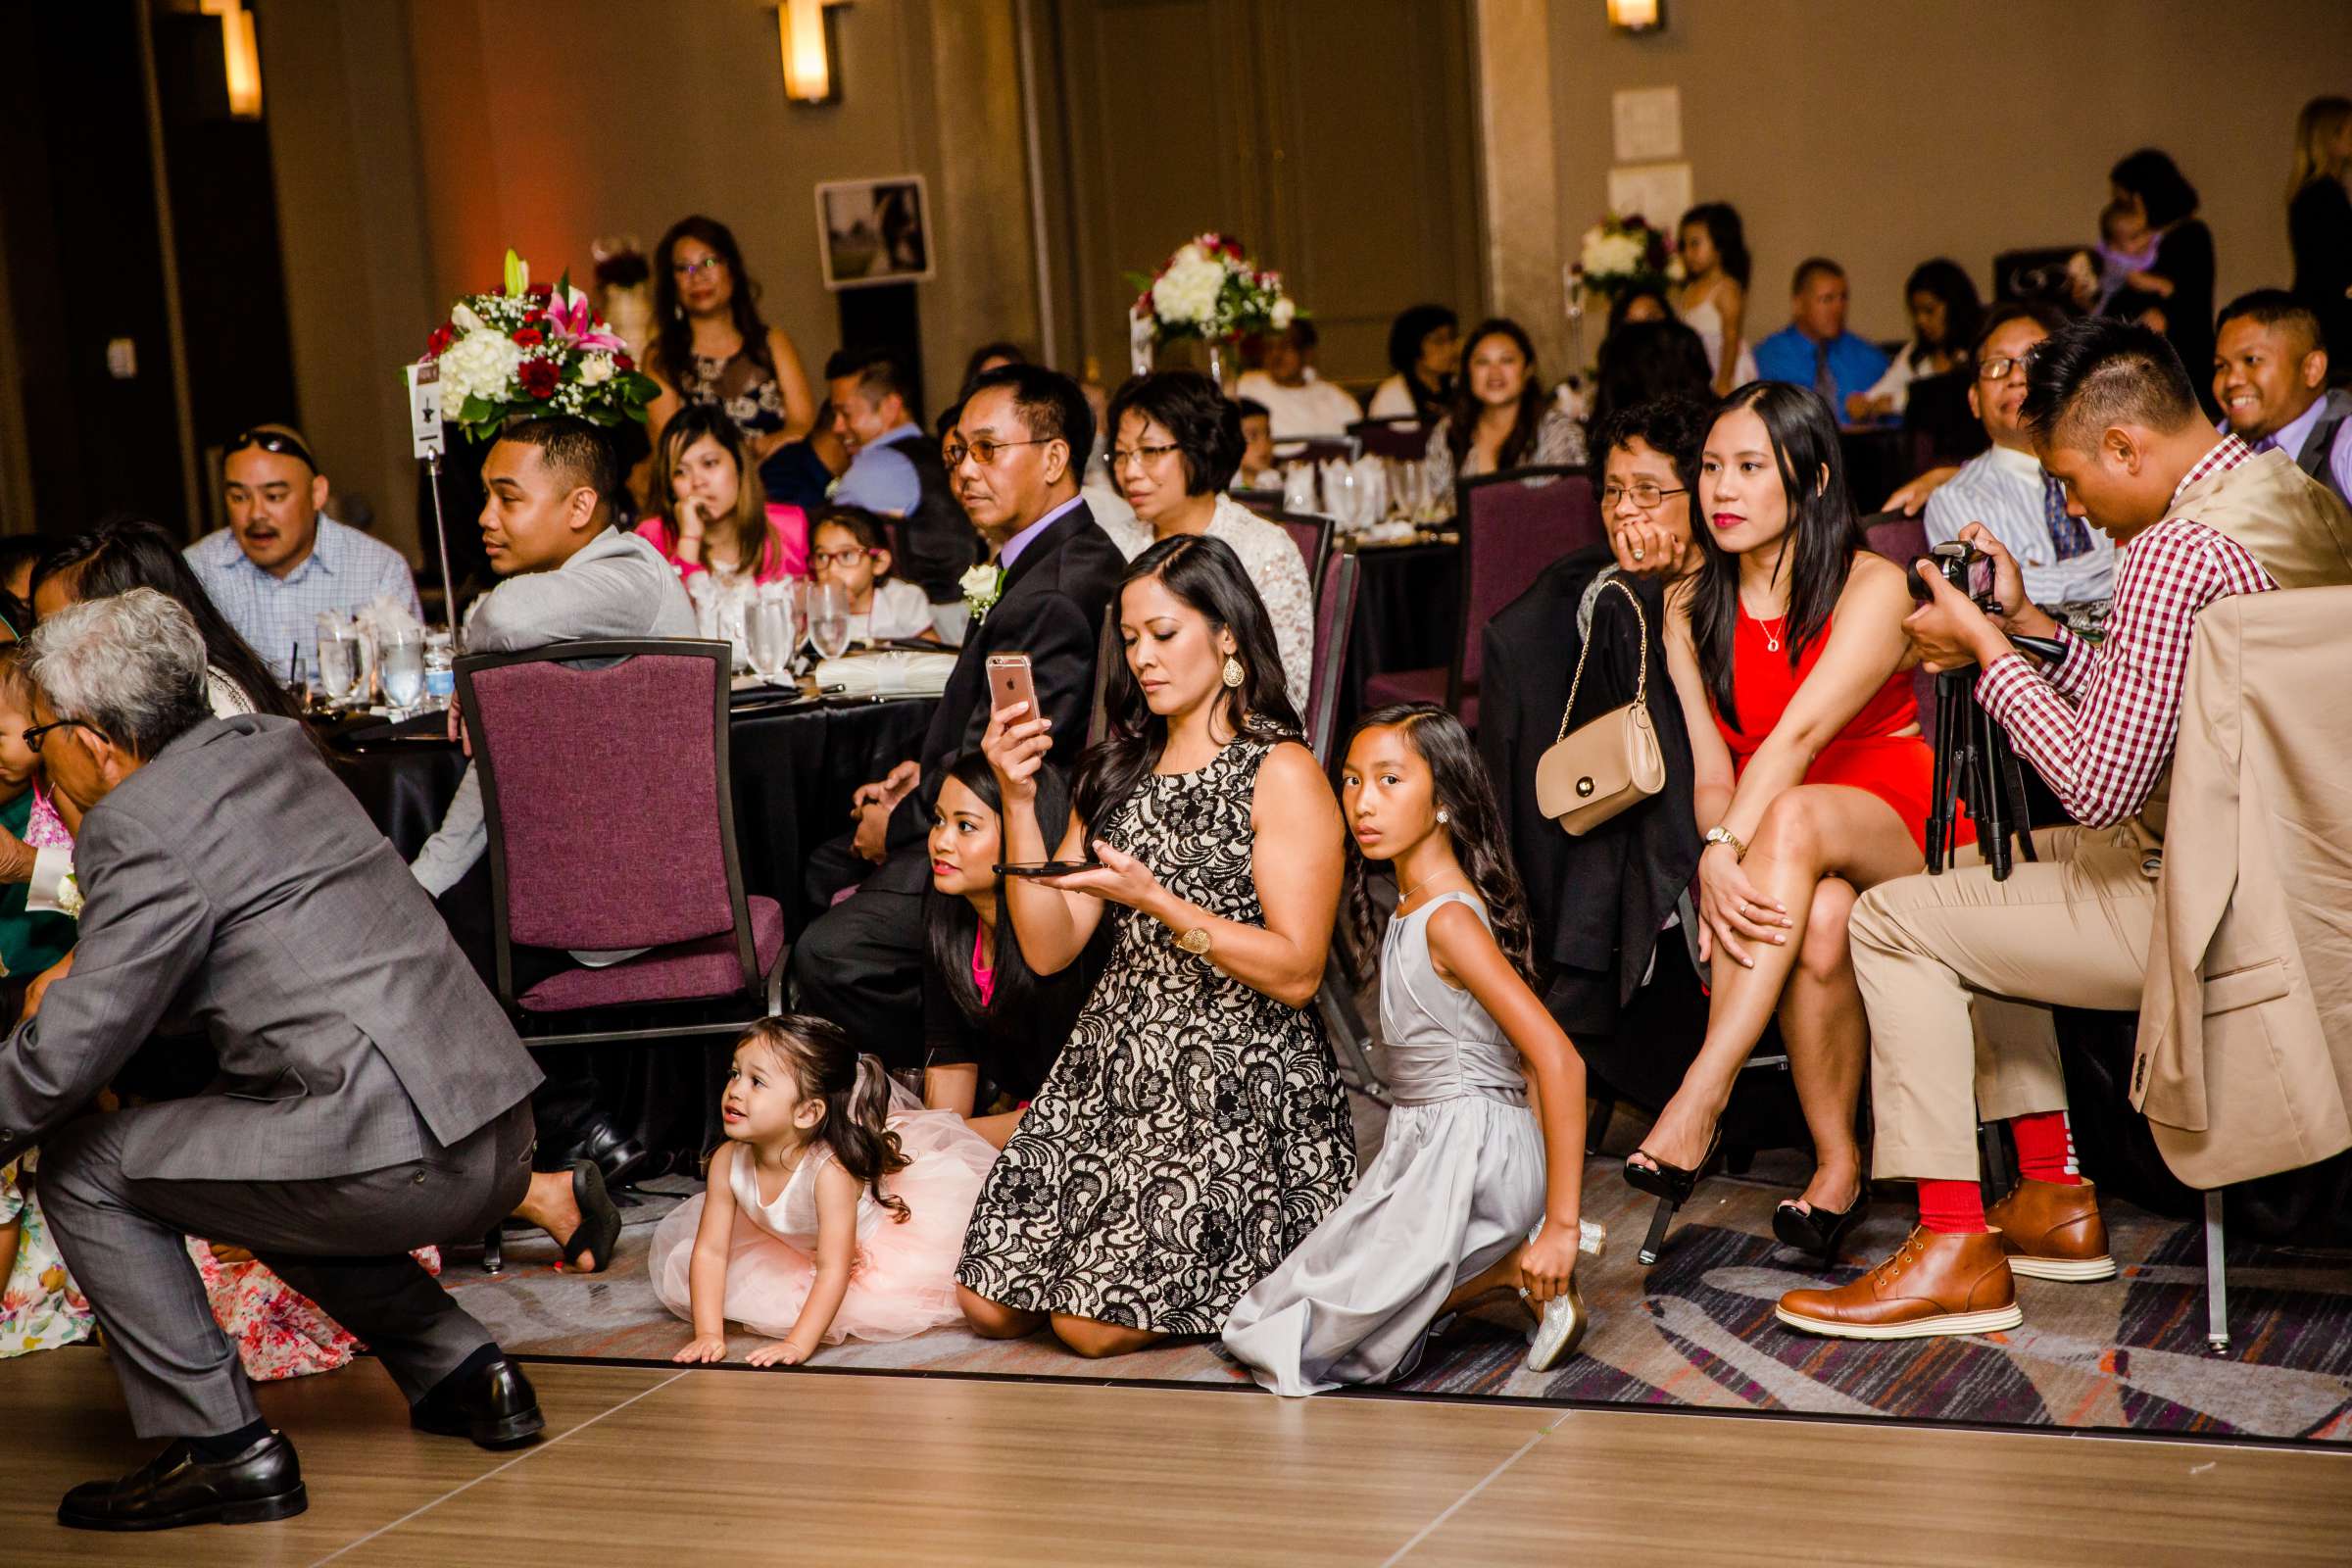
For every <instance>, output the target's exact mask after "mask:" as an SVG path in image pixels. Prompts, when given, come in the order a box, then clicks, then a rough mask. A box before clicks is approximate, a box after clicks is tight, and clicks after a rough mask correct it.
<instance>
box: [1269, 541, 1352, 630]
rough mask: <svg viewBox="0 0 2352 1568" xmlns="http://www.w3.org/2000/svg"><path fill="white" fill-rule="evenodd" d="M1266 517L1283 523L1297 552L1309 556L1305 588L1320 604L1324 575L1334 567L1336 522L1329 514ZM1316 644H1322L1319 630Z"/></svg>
mask: <svg viewBox="0 0 2352 1568" xmlns="http://www.w3.org/2000/svg"><path fill="white" fill-rule="evenodd" d="M1266 517H1267V520H1268V521H1271V522H1276V523H1279V524H1281V525H1282V531H1283V532H1284V533H1287V534H1289V535H1290V536H1291V543H1293V544H1295V545H1297V546H1298V547H1299V554H1300V555H1301V556H1304V557H1305V558H1306V590H1307V592H1308V593H1311V594H1313V595H1315V596H1316V603H1317V604H1318V605H1319V604H1320V603H1321V602H1322V594H1323V582H1324V578H1325V577H1326V576H1327V575H1328V574H1329V573H1330V570H1331V561H1332V554H1331V536H1332V533H1333V531H1334V529H1335V527H1336V524H1334V523H1333V522H1332V520H1331V519H1330V518H1329V517H1318V516H1313V515H1309V514H1307V513H1303V512H1273V513H1268V514H1266ZM1315 646H1316V647H1317V648H1320V647H1322V646H1323V643H1322V638H1321V635H1320V633H1318V635H1317V637H1316V641H1315Z"/></svg>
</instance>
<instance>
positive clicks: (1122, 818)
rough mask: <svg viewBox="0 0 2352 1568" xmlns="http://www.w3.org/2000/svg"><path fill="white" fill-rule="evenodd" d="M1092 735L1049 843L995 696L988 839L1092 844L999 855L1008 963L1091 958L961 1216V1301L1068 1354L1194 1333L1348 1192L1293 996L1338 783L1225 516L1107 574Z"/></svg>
mask: <svg viewBox="0 0 2352 1568" xmlns="http://www.w3.org/2000/svg"><path fill="white" fill-rule="evenodd" d="M1118 608H1119V635H1120V639H1121V641H1122V642H1123V643H1124V644H1125V645H1126V651H1127V652H1126V658H1125V661H1124V662H1123V663H1122V664H1121V665H1120V666H1119V667H1117V668H1115V669H1114V670H1112V672H1111V676H1110V689H1109V693H1108V701H1109V711H1110V729H1109V736H1108V738H1107V739H1106V740H1105V741H1104V742H1103V744H1102V745H1100V746H1098V747H1097V748H1095V750H1094V751H1092V752H1091V753H1089V754H1088V756H1087V759H1086V763H1085V767H1084V770H1083V771H1082V772H1081V774H1080V776H1079V781H1078V797H1077V808H1076V816H1075V818H1074V820H1073V821H1072V822H1071V824H1070V831H1069V833H1068V834H1067V836H1065V837H1064V838H1063V840H1062V842H1061V843H1060V844H1059V845H1058V846H1049V845H1048V844H1047V843H1046V842H1045V839H1044V835H1043V834H1042V833H1041V832H1040V831H1039V829H1038V826H1037V818H1036V813H1035V810H1034V809H1033V804H1032V803H1033V801H1034V797H1035V782H1034V781H1035V777H1036V773H1037V769H1038V765H1039V763H1040V762H1041V761H1042V760H1043V759H1044V758H1045V755H1046V750H1047V741H1046V736H1045V726H1044V725H1043V724H1042V723H1041V722H1040V721H1038V720H1037V719H1036V718H1034V717H1033V716H1031V715H1030V714H1029V713H1027V712H1026V711H1023V710H1022V709H1021V708H1018V707H1016V708H1013V709H1008V710H1005V711H1000V712H998V713H997V714H996V715H995V717H994V720H993V721H992V722H991V724H990V726H989V730H988V734H987V737H986V738H985V739H984V740H983V741H982V743H981V745H982V749H983V750H984V751H985V752H986V753H987V754H988V759H989V761H990V763H991V764H992V765H993V766H994V767H995V769H996V772H997V776H998V780H999V783H1000V786H1001V788H1002V790H1003V794H1004V801H1005V813H1004V823H1005V858H1006V859H1007V860H1008V861H1036V860H1042V859H1044V858H1047V855H1048V853H1049V850H1051V852H1052V854H1053V855H1054V858H1057V859H1063V860H1082V859H1089V858H1099V859H1100V860H1101V862H1102V867H1101V869H1098V870H1088V871H1081V872H1078V873H1076V874H1073V875H1069V876H1060V877H1054V878H1050V879H1045V880H1029V879H1024V878H1008V879H1007V882H1008V887H1007V900H1008V904H1009V907H1010V912H1011V916H1012V926H1013V932H1014V935H1015V936H1016V937H1017V939H1018V940H1019V942H1020V945H1021V953H1022V955H1023V956H1025V957H1026V958H1027V959H1028V962H1029V965H1030V967H1031V968H1032V969H1033V970H1035V971H1036V972H1038V973H1039V974H1051V973H1054V972H1055V971H1056V970H1059V969H1060V968H1062V967H1063V966H1064V965H1066V964H1069V963H1071V962H1073V961H1074V960H1075V959H1076V958H1077V956H1079V954H1080V953H1081V952H1082V951H1083V950H1084V949H1085V947H1086V945H1087V943H1088V941H1089V939H1091V938H1092V937H1093V936H1094V934H1095V932H1096V929H1097V927H1098V926H1100V925H1101V923H1102V922H1103V920H1105V919H1108V920H1109V921H1110V922H1111V924H1112V927H1113V930H1114V932H1115V946H1114V948H1113V950H1112V953H1111V956H1110V960H1109V967H1108V968H1107V969H1106V970H1105V971H1104V972H1103V978H1102V980H1101V982H1100V983H1098V984H1097V986H1096V987H1095V990H1094V993H1093V995H1092V996H1090V997H1089V998H1088V999H1087V1004H1086V1007H1085V1010H1084V1011H1083V1012H1081V1013H1080V1015H1079V1018H1078V1023H1077V1026H1076V1028H1075V1029H1073V1030H1072V1032H1071V1035H1070V1040H1069V1044H1068V1045H1066V1046H1064V1047H1063V1048H1062V1053H1061V1055H1060V1057H1059V1058H1058V1059H1057V1060H1056V1061H1055V1062H1054V1070H1053V1072H1052V1074H1051V1075H1050V1076H1049V1077H1048V1078H1047V1080H1046V1084H1045V1087H1044V1089H1042V1090H1041V1091H1040V1092H1039V1094H1038V1097H1037V1099H1036V1101H1035V1103H1032V1104H1031V1105H1030V1107H1029V1109H1028V1112H1027V1114H1026V1115H1024V1116H1023V1117H1022V1119H1021V1124H1020V1130H1019V1131H1018V1132H1017V1133H1015V1134H1014V1135H1013V1138H1012V1141H1011V1142H1010V1144H1008V1145H1007V1146H1006V1148H1005V1153H1004V1155H1003V1157H1001V1158H1000V1159H999V1160H998V1161H997V1163H996V1166H995V1168H994V1169H993V1170H991V1171H990V1173H989V1177H988V1183H987V1185H986V1187H984V1188H983V1189H982V1191H981V1195H980V1201H979V1205H978V1207H977V1208H975V1209H974V1211H973V1214H972V1223H971V1229H970V1231H969V1232H967V1233H966V1235H965V1238H964V1250H963V1262H962V1266H961V1267H960V1268H958V1269H957V1270H956V1279H957V1280H958V1281H959V1282H960V1285H961V1287H962V1289H961V1295H962V1299H963V1309H964V1314H965V1316H967V1317H968V1318H969V1319H970V1320H971V1323H972V1326H973V1328H974V1329H976V1330H978V1331H979V1332H980V1333H981V1334H984V1335H987V1336H990V1337H991V1338H1000V1339H1011V1338H1016V1337H1018V1336H1021V1335H1025V1334H1033V1333H1035V1332H1037V1331H1038V1330H1039V1329H1042V1328H1047V1327H1049V1326H1050V1327H1051V1328H1052V1330H1053V1332H1054V1335H1055V1336H1056V1337H1058V1338H1059V1339H1060V1340H1061V1341H1062V1343H1064V1344H1065V1345H1067V1346H1069V1347H1070V1348H1072V1349H1073V1350H1076V1351H1077V1352H1078V1353H1079V1354H1081V1355H1119V1354H1124V1353H1126V1352H1128V1351H1131V1350H1137V1349H1141V1348H1144V1347H1145V1346H1147V1345H1150V1344H1151V1343H1152V1342H1153V1341H1154V1340H1157V1339H1159V1338H1161V1337H1162V1336H1164V1335H1170V1334H1213V1333H1215V1332H1216V1331H1217V1329H1218V1327H1219V1325H1220V1324H1222V1323H1223V1321H1224V1318H1225V1315H1226V1313H1227V1311H1228V1310H1229V1309H1230V1308H1231V1307H1232V1305H1233V1303H1234V1302H1235V1301H1236V1300H1238V1299H1240V1298H1241V1296H1242V1294H1243V1293H1244V1292H1245V1291H1247V1290H1248V1289H1249V1288H1250V1286H1251V1285H1253V1284H1255V1283H1256V1282H1257V1280H1258V1279H1259V1278H1260V1277H1261V1276H1263V1275H1265V1274H1267V1273H1269V1272H1271V1271H1272V1270H1273V1268H1274V1266H1275V1265H1276V1264H1277V1263H1279V1262H1281V1261H1282V1259H1283V1257H1284V1256H1285V1255H1286V1254H1287V1253H1288V1252H1290V1250H1292V1249H1293V1248H1294V1247H1295V1246H1297V1245H1298V1243H1299V1241H1301V1240H1302V1239H1304V1237H1305V1236H1306V1234H1307V1233H1308V1232H1309V1231H1311V1230H1313V1229H1314V1228H1315V1226H1316V1224H1317V1223H1318V1222H1320V1221H1321V1220H1322V1218H1323V1216H1324V1215H1325V1214H1326V1213H1328V1212H1329V1211H1330V1210H1331V1209H1332V1207H1333V1206H1334V1205H1336V1204H1337V1203H1338V1202H1339V1201H1340V1200H1341V1198H1342V1197H1343V1196H1345V1195H1346V1193H1347V1191H1348V1186H1349V1185H1350V1184H1351V1183H1352V1182H1353V1181H1354V1178H1355V1141H1354V1135H1353V1131H1352V1129H1351V1127H1350V1125H1349V1121H1348V1105H1347V1101H1346V1098H1345V1096H1344V1095H1343V1093H1342V1091H1341V1089H1340V1082H1339V1077H1338V1075H1337V1073H1336V1072H1335V1071H1334V1070H1333V1067H1332V1060H1331V1051H1330V1048H1329V1046H1328V1045H1327V1044H1326V1043H1325V1041H1324V1038H1323V1030H1322V1026H1321V1024H1320V1023H1319V1022H1318V1021H1317V1019H1316V1017H1315V1014H1314V1012H1313V1010H1312V1005H1313V1002H1314V996H1315V989H1316V987H1317V985H1318V984H1319V983H1320V982H1321V980H1322V976H1323V960H1324V956H1325V954H1326V951H1327V949H1328V948H1329V945H1330V940H1331V929H1332V919H1333V916H1334V914H1335V913H1336V912H1337V910H1338V907H1339V897H1340V877H1341V871H1342V867H1343V863H1344V858H1343V853H1342V843H1343V840H1342V833H1341V823H1340V813H1339V808H1338V804H1337V803H1336V802H1335V801H1334V800H1333V799H1332V794H1331V786H1330V784H1329V783H1328V782H1327V781H1326V780H1325V778H1324V776H1323V772H1322V769H1321V768H1319V767H1317V766H1316V764H1315V760H1314V758H1313V757H1312V756H1311V755H1310V754H1309V753H1308V752H1307V750H1306V748H1305V747H1304V746H1302V745H1300V744H1299V740H1298V732H1299V721H1298V715H1297V714H1296V713H1295V712H1294V711H1292V708H1291V705H1290V700H1289V699H1288V697H1287V696H1286V695H1285V694H1284V689H1283V677H1282V664H1281V661H1280V659H1279V657H1278V655H1277V653H1276V651H1275V644H1274V633H1273V630H1272V628H1271V627H1270V625H1269V624H1268V621H1267V618H1266V613H1265V608H1264V607H1263V606H1262V605H1261V604H1260V603H1259V602H1258V598H1257V593H1256V591H1255V590H1254V589H1253V588H1251V587H1250V579H1249V576H1248V574H1247V573H1245V572H1244V571H1243V569H1242V565H1241V562H1240V560H1239V559H1238V558H1237V557H1236V556H1235V555H1234V553H1233V552H1232V550H1231V549H1229V548H1228V547H1227V546H1226V545H1225V544H1224V543H1223V542H1222V541H1220V540H1215V539H1208V538H1200V537H1193V536H1189V535H1180V536H1178V537H1175V538H1171V539H1167V540H1164V541H1162V542H1161V543H1159V544H1157V545H1154V546H1153V547H1152V549H1150V550H1148V551H1146V552H1145V553H1144V554H1143V555H1142V556H1140V557H1138V558H1137V560H1136V562H1135V564H1133V565H1132V566H1130V567H1129V568H1128V572H1127V576H1126V579H1125V581H1124V582H1123V583H1122V584H1121V585H1120V589H1119V599H1118Z"/></svg>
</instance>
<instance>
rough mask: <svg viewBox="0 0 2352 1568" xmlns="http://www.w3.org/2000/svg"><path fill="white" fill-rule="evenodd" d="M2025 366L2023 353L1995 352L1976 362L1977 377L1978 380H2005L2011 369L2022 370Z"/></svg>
mask: <svg viewBox="0 0 2352 1568" xmlns="http://www.w3.org/2000/svg"><path fill="white" fill-rule="evenodd" d="M2024 368H2026V361H2025V356H2023V355H2011V354H1995V355H1993V356H1992V357H1991V358H1989V359H1984V360H1979V361H1978V362H1977V379H1978V380H1980V381H2006V380H2008V379H2009V377H2010V374H2011V373H2012V372H2013V371H2017V370H2022V369H2024Z"/></svg>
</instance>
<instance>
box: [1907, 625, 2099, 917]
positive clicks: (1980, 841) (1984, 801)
mask: <svg viewBox="0 0 2352 1568" xmlns="http://www.w3.org/2000/svg"><path fill="white" fill-rule="evenodd" d="M2013 640H2014V641H2015V642H2016V643H2017V645H2018V646H2019V647H2021V648H2024V649H2026V650H2027V651H2029V652H2031V653H2034V654H2038V655H2040V656H2041V657H2042V658H2043V659H2044V660H2045V661H2047V662H2051V663H2055V662H2057V661H2058V659H2059V658H2061V657H2062V656H2063V655H2064V654H2065V651H2066V650H2065V649H2064V647H2063V646H2061V645H2060V644H2057V643H2053V642H2045V641H2043V640H2042V639H2040V638H2037V637H2021V638H2016V639H2013ZM1979 673H1980V672H1979V670H1978V668H1977V666H1976V665H1974V664H1969V665H1966V666H1964V667H1962V668H1959V669H1947V670H1945V671H1944V672H1943V673H1942V674H1940V675H1937V676H1936V780H1935V785H1934V794H1933V795H1932V796H1931V797H1930V800H1929V806H1928V844H1927V850H1928V874H1929V875H1930V876H1937V875H1940V874H1942V871H1943V869H1944V867H1946V866H1947V865H1949V864H1951V863H1952V848H1953V846H1952V827H1953V824H1954V822H1955V820H1956V819H1957V817H1958V815H1959V807H1960V806H1961V805H1963V804H1965V805H1966V806H1967V807H1968V814H1969V815H1970V816H1972V817H1974V818H1975V819H1976V823H1977V850H1978V853H1980V854H1981V855H1983V856H1984V857H1985V863H1986V864H1987V865H1989V866H1991V867H1992V879H1993V880H1994V881H1995V882H2006V881H2007V880H2008V879H2009V868H2010V867H2011V866H2012V865H2014V864H2016V858H2015V850H2014V848H2013V846H2012V843H2011V841H2012V839H2013V838H2014V840H2015V845H2016V847H2022V848H2023V849H2024V850H2025V852H2026V858H2027V859H2029V860H2032V859H2034V858H2036V857H2035V855H2034V824H2033V823H2031V822H2029V821H2028V820H2027V819H2026V773H2025V768H2024V766H2023V765H2022V764H2021V763H2020V762H2019V761H2018V760H2017V752H2016V750H2015V748H2013V747H2012V746H2011V745H2010V744H2009V732H2008V731H2007V730H2004V729H2002V728H2001V726H2000V725H1998V724H1995V723H1994V722H1993V721H1992V715H1991V714H1989V713H1987V712H1985V710H1984V708H1983V707H1982V706H1981V705H1980V704H1979V703H1978V702H1977V676H1978V674H1979Z"/></svg>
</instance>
